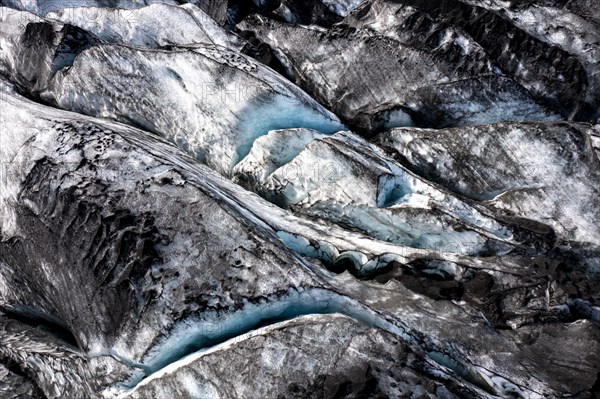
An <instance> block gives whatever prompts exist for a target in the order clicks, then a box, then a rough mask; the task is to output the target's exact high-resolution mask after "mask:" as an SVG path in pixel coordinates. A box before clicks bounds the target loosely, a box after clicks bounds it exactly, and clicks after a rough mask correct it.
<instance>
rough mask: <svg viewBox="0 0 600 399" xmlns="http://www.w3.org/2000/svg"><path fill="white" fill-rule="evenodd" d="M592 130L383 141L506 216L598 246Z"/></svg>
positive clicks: (535, 128)
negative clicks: (544, 225) (542, 226)
mask: <svg viewBox="0 0 600 399" xmlns="http://www.w3.org/2000/svg"><path fill="white" fill-rule="evenodd" d="M591 132H592V129H591V127H590V125H586V124H570V123H564V122H561V123H538V124H516V123H502V124H496V125H487V126H477V127H469V128H460V129H445V130H429V129H411V128H402V129H394V130H392V131H390V132H387V133H383V134H381V135H380V136H378V137H377V138H376V142H377V143H379V144H380V145H382V146H385V147H388V148H391V149H394V150H395V151H397V152H398V154H399V155H401V157H402V159H404V160H405V161H406V163H407V164H408V165H409V166H410V168H411V169H412V170H414V171H416V172H417V173H419V174H421V175H422V176H424V177H426V178H428V179H431V180H433V181H436V182H438V183H440V184H443V185H444V186H446V187H448V188H449V189H451V190H453V191H455V192H457V193H459V194H461V195H464V196H467V197H470V198H473V199H478V200H485V201H486V205H487V206H488V207H489V208H490V209H493V210H495V211H497V212H498V214H499V215H502V216H503V217H504V218H507V219H509V218H523V219H524V220H523V222H524V223H526V220H532V221H537V222H539V223H541V224H546V225H550V226H552V228H553V230H554V231H555V232H556V233H557V234H558V235H559V236H560V237H561V238H562V239H564V240H569V241H580V242H589V243H595V244H596V245H597V244H598V243H599V241H598V237H599V235H598V234H599V231H598V228H599V227H600V224H599V223H598V222H599V221H600V213H599V212H600V203H599V202H598V198H600V193H599V192H598V189H599V187H600V163H599V162H598V157H597V154H596V152H595V151H594V147H593V144H592V141H591V138H590V133H591ZM525 219H526V220H525Z"/></svg>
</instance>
